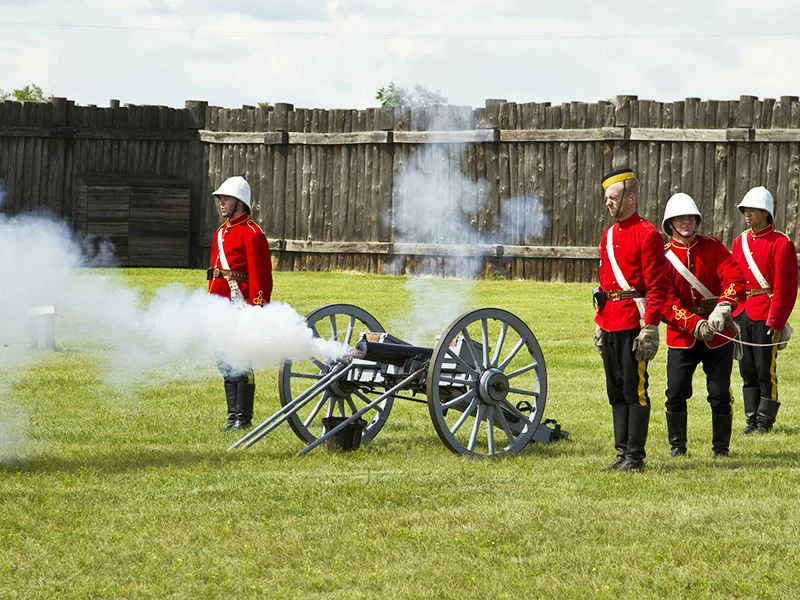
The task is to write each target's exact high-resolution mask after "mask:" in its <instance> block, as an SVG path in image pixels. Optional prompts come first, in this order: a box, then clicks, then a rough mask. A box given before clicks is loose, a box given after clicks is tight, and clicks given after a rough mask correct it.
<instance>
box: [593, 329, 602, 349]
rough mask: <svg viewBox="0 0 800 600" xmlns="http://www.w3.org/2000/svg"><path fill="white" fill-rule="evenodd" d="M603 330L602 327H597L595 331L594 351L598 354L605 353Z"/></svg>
mask: <svg viewBox="0 0 800 600" xmlns="http://www.w3.org/2000/svg"><path fill="white" fill-rule="evenodd" d="M602 332H603V330H602V329H600V325H598V326H597V327H595V330H594V349H595V350H597V352H598V354H602V353H603V334H602Z"/></svg>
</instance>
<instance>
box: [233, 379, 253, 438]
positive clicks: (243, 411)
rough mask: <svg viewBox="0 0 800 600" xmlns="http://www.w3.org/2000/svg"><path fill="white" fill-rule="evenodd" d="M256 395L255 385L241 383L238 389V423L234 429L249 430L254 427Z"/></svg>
mask: <svg viewBox="0 0 800 600" xmlns="http://www.w3.org/2000/svg"><path fill="white" fill-rule="evenodd" d="M255 395H256V384H255V383H240V384H238V386H237V388H236V422H235V423H234V424H233V428H234V429H247V428H248V427H252V426H253V401H254V399H255Z"/></svg>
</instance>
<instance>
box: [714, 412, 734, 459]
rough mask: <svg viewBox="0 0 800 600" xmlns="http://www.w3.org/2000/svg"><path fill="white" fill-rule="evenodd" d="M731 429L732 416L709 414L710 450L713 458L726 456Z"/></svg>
mask: <svg viewBox="0 0 800 600" xmlns="http://www.w3.org/2000/svg"><path fill="white" fill-rule="evenodd" d="M731 429H733V415H718V414H717V413H711V450H712V451H713V452H714V458H720V457H723V456H728V453H729V451H730V449H729V446H730V443H731Z"/></svg>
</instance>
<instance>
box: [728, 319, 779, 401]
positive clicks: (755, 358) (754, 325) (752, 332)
mask: <svg viewBox="0 0 800 600" xmlns="http://www.w3.org/2000/svg"><path fill="white" fill-rule="evenodd" d="M736 322H737V323H738V324H739V328H740V330H741V331H740V335H741V339H742V341H743V342H750V343H753V344H771V343H772V336H771V335H770V334H769V333H768V332H767V331H768V329H769V327H767V322H766V321H753V320H752V319H750V318H749V317H748V316H747V314H746V313H742V314H741V315H739V316H738V317H736ZM742 354H743V356H742V359H741V360H740V361H739V374H740V375H741V376H742V393H743V394H744V395H745V396H747V395H748V394H752V395H755V393H756V392H755V391H756V390H758V397H759V398H760V399H761V400H762V401H764V400H766V401H772V402H777V401H778V376H777V374H776V366H777V365H776V361H777V358H778V347H777V346H763V347H758V346H745V345H743V346H742ZM748 390H750V391H748Z"/></svg>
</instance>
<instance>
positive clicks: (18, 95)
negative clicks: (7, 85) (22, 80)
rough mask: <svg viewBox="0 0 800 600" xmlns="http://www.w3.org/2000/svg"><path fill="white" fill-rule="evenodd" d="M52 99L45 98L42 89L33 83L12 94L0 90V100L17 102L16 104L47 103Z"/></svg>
mask: <svg viewBox="0 0 800 600" xmlns="http://www.w3.org/2000/svg"><path fill="white" fill-rule="evenodd" d="M50 98H52V95H51V96H45V95H44V92H43V91H42V88H40V87H39V86H38V85H36V84H35V83H31V84H28V85H26V86H25V87H21V88H19V89H16V90H14V91H12V92H6V91H4V90H1V89H0V100H17V101H18V102H47V100H49V99H50Z"/></svg>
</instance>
